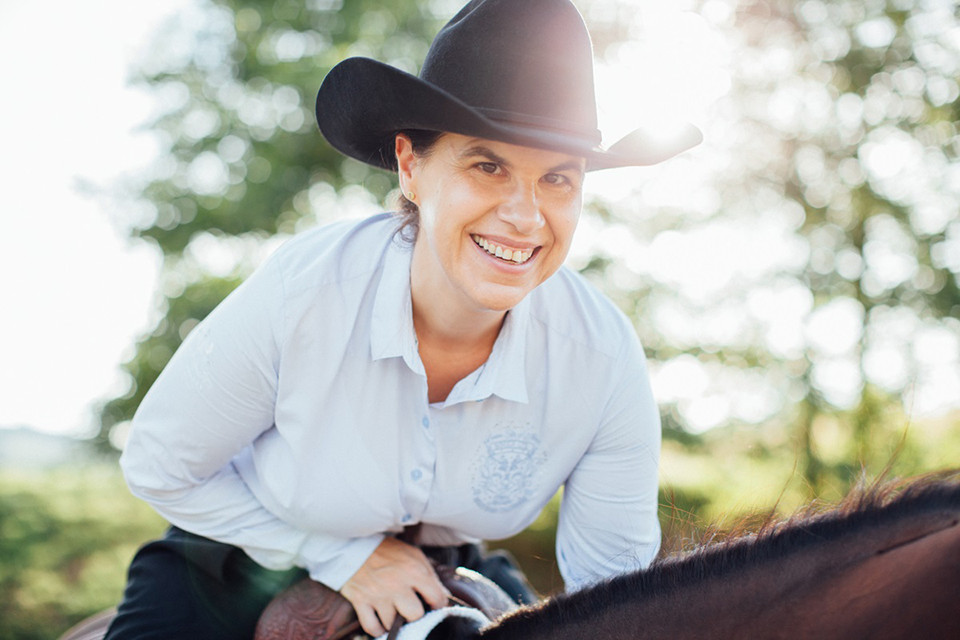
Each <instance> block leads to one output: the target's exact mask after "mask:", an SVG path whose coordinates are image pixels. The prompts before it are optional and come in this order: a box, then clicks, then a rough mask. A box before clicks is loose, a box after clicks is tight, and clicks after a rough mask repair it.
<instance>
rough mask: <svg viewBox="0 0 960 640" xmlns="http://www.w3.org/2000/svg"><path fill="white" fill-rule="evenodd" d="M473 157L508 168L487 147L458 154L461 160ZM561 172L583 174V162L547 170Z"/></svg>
mask: <svg viewBox="0 0 960 640" xmlns="http://www.w3.org/2000/svg"><path fill="white" fill-rule="evenodd" d="M474 156H481V157H483V158H486V159H487V160H490V161H491V162H496V163H497V164H501V165H503V166H505V167H509V166H510V163H509V162H508V161H507V159H506V158H503V157H501V156H500V155H498V154H497V153H495V152H493V151H491V150H490V149H489V148H488V147H485V146H483V145H474V146H472V147H467V148H466V149H464V150H463V152H461V153H460V157H461V158H472V157H474ZM561 171H576V172H579V173H583V172H584V168H583V160H582V159H581V158H571V159H570V160H567V161H566V162H561V163H560V164H558V165H556V166H555V167H551V168H550V169H549V170H548V173H559V172H561Z"/></svg>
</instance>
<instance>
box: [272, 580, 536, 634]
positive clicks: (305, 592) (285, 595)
mask: <svg viewBox="0 0 960 640" xmlns="http://www.w3.org/2000/svg"><path fill="white" fill-rule="evenodd" d="M434 567H435V569H436V571H437V576H438V577H439V578H440V581H441V582H442V583H443V584H444V586H446V587H447V590H448V591H450V593H451V599H450V604H452V605H454V604H458V605H463V606H468V607H473V608H475V609H479V610H480V612H481V613H483V614H484V616H486V617H487V618H488V619H489V620H495V619H497V618H499V617H500V616H502V615H504V614H505V613H509V612H510V611H513V610H514V609H516V608H517V604H516V603H515V602H514V601H513V600H512V599H511V598H510V596H508V595H507V594H506V593H505V592H504V591H503V590H502V589H501V588H500V587H499V586H497V585H496V584H495V583H494V582H493V581H492V580H490V579H488V578H486V577H484V576H483V575H481V574H479V573H477V572H476V571H472V570H470V569H465V568H463V567H458V568H453V567H449V566H446V565H439V564H435V565H434ZM404 622H405V621H404V620H403V618H401V617H399V616H398V617H397V620H396V622H395V623H394V625H393V627H392V628H391V629H390V633H389V634H388V636H387V638H388V640H392V639H393V638H395V637H396V635H397V633H398V632H399V630H400V627H401V626H402V624H403V623H404ZM299 638H309V639H310V640H360V639H365V638H369V636H367V635H366V634H365V633H364V632H363V630H362V629H361V628H360V622H359V621H358V620H357V615H356V613H355V612H354V610H353V607H352V606H351V605H350V602H349V601H348V600H347V599H346V598H344V597H343V596H342V595H340V594H339V593H338V592H336V591H334V590H333V589H330V588H329V587H326V586H324V585H322V584H320V583H319V582H316V581H314V580H311V579H310V578H304V579H302V580H300V581H299V582H297V583H295V584H293V585H291V586H290V587H287V589H285V590H284V591H281V592H280V593H279V594H277V596H276V597H274V599H273V600H271V601H270V604H268V605H267V608H266V609H264V611H263V613H262V614H261V616H260V622H259V623H258V624H257V631H256V635H255V636H254V640H291V639H299Z"/></svg>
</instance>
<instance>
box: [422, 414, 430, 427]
mask: <svg viewBox="0 0 960 640" xmlns="http://www.w3.org/2000/svg"><path fill="white" fill-rule="evenodd" d="M420 424H422V425H423V426H424V428H426V427H429V426H430V418H428V417H427V416H423V420H421V421H420Z"/></svg>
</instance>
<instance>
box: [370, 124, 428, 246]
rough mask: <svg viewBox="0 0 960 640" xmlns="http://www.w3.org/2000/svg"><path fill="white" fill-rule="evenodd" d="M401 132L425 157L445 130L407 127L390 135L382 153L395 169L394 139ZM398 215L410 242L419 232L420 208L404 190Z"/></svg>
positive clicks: (399, 197)
mask: <svg viewBox="0 0 960 640" xmlns="http://www.w3.org/2000/svg"><path fill="white" fill-rule="evenodd" d="M400 134H403V135H405V136H407V137H408V138H410V142H411V145H412V147H413V153H414V154H415V155H416V156H417V157H418V158H425V157H427V156H429V155H430V152H431V151H433V145H435V144H436V142H437V140H439V139H440V136H442V135H443V132H442V131H429V130H426V129H405V130H402V131H397V132H396V133H394V134H393V135H392V136H390V140H389V141H388V142H386V143H384V145H383V147H382V149H383V151H382V153H383V158H384V160H385V161H386V162H387V163H389V166H390V168H391V169H393V170H394V171H396V170H397V157H396V155H395V154H394V152H393V149H394V141H395V140H396V138H397V136H398V135H400ZM396 215H397V217H398V218H399V219H400V226H399V231H400V235H401V236H402V237H403V238H404V239H405V240H408V241H410V242H413V241H414V240H416V238H417V232H418V231H419V229H420V208H419V207H418V206H417V205H416V204H414V203H413V202H412V201H411V200H410V199H408V198H407V196H406V195H405V194H404V193H403V191H402V190H401V191H400V193H399V194H398V195H397V207H396Z"/></svg>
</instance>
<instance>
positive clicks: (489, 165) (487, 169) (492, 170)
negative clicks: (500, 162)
mask: <svg viewBox="0 0 960 640" xmlns="http://www.w3.org/2000/svg"><path fill="white" fill-rule="evenodd" d="M477 168H479V169H480V171H483V172H484V173H489V174H490V175H495V174H496V173H497V172H498V171H500V167H499V166H497V163H495V162H481V163H480V164H478V165H477Z"/></svg>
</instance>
